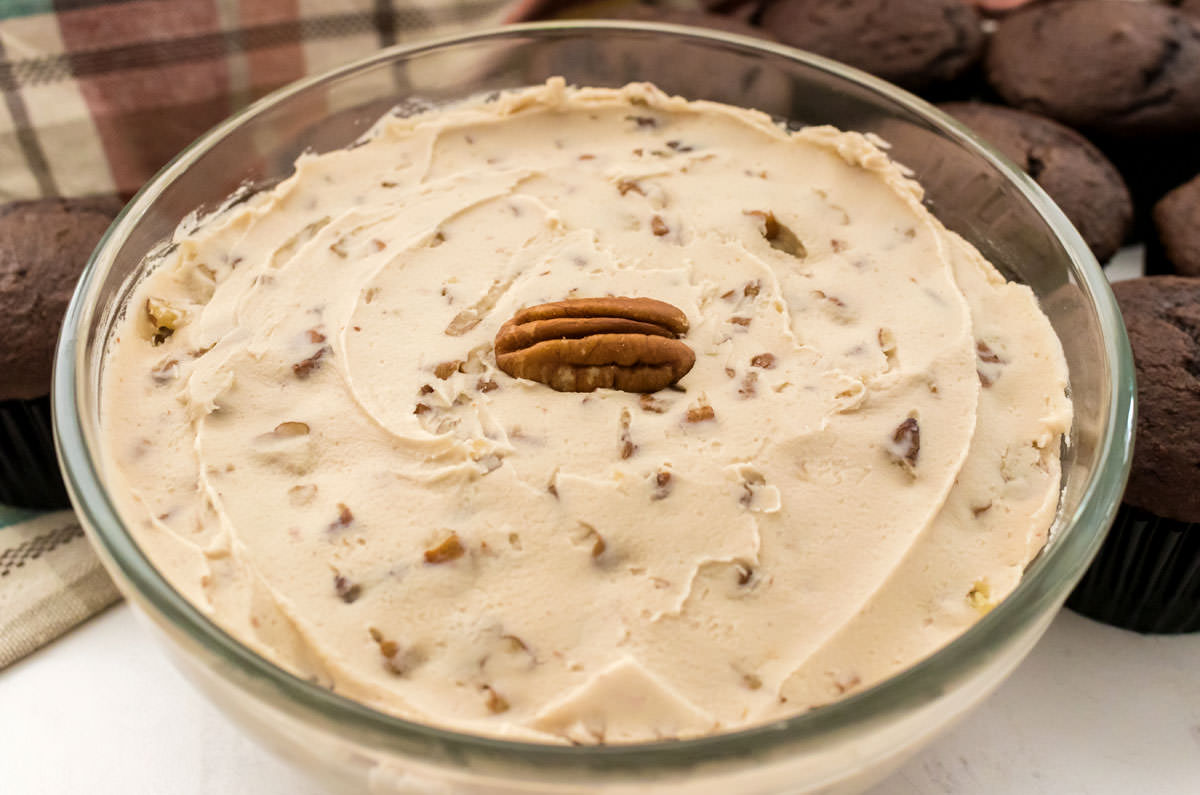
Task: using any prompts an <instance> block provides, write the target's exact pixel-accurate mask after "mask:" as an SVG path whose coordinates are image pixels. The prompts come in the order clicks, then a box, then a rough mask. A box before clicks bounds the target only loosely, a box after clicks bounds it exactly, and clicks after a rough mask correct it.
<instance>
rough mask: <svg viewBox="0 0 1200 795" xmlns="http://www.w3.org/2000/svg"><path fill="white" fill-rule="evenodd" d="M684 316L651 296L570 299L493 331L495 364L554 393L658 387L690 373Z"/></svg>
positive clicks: (538, 308)
mask: <svg viewBox="0 0 1200 795" xmlns="http://www.w3.org/2000/svg"><path fill="white" fill-rule="evenodd" d="M687 330H688V320H687V316H686V315H685V314H684V313H683V312H682V311H680V310H679V309H677V308H676V307H674V306H672V305H671V304H668V303H666V302H664V301H656V300H654V299H652V298H573V299H570V300H567V301H555V302H553V303H548V304H539V305H537V306H531V307H528V308H526V309H522V310H521V311H520V312H517V314H515V315H514V316H513V317H512V319H511V320H509V321H508V322H506V323H505V324H504V325H503V326H501V327H500V331H499V332H497V334H496V364H497V366H499V368H500V369H501V370H503V371H504V372H506V373H508V374H509V375H511V376H512V377H513V378H528V379H530V380H532V381H539V382H541V383H543V384H546V385H547V386H549V387H550V388H552V389H556V390H558V391H559V392H591V391H593V390H595V389H620V390H624V391H625V392H656V391H658V390H659V389H663V388H664V387H667V386H670V385H671V384H673V383H675V382H676V381H678V380H679V379H680V378H683V377H684V376H685V375H687V373H688V371H689V370H691V369H692V365H693V364H695V362H696V354H695V353H694V352H693V351H692V349H691V348H690V347H688V346H687V344H685V343H684V342H682V341H681V340H679V339H678V337H679V335H681V334H685V333H686V332H687Z"/></svg>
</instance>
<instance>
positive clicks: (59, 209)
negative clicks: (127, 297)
mask: <svg viewBox="0 0 1200 795" xmlns="http://www.w3.org/2000/svg"><path fill="white" fill-rule="evenodd" d="M120 209H121V203H120V202H119V201H118V200H116V199H109V198H98V199H39V200H35V201H25V202H15V203H13V204H8V205H5V206H3V207H0V323H3V325H4V333H3V334H2V335H0V372H3V373H4V378H3V379H0V400H29V399H32V398H36V397H41V396H43V395H47V394H49V392H50V370H51V364H52V362H53V359H54V346H55V345H56V344H57V342H58V332H59V330H60V328H61V326H62V317H63V313H64V312H66V309H67V303H68V301H70V299H71V293H72V292H73V291H74V289H75V282H76V281H77V280H78V279H79V273H80V271H81V270H83V266H84V263H86V262H87V259H88V257H89V256H90V255H91V253H92V249H93V248H95V246H96V243H97V242H98V241H99V240H100V237H101V236H102V235H103V234H104V230H105V229H107V228H108V225H109V224H110V223H112V220H113V218H115V217H116V215H117V213H118V212H119V211H120Z"/></svg>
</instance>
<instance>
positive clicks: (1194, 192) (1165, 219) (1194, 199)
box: [1154, 174, 1200, 276]
mask: <svg viewBox="0 0 1200 795" xmlns="http://www.w3.org/2000/svg"><path fill="white" fill-rule="evenodd" d="M1154 226H1155V227H1156V228H1157V230H1158V239H1159V240H1160V241H1161V242H1162V246H1163V251H1164V253H1165V254H1166V257H1167V259H1168V260H1169V261H1170V262H1171V264H1172V265H1173V266H1174V267H1175V271H1176V272H1177V273H1181V274H1183V275H1185V276H1200V174H1197V175H1196V176H1195V177H1194V178H1192V180H1191V181H1190V182H1185V183H1184V184H1182V185H1180V186H1179V187H1178V188H1176V189H1175V190H1173V191H1171V192H1170V193H1168V194H1167V195H1166V196H1164V197H1163V198H1162V200H1161V201H1159V203H1158V204H1156V205H1154Z"/></svg>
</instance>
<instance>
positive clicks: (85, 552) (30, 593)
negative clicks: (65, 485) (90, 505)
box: [0, 511, 120, 668]
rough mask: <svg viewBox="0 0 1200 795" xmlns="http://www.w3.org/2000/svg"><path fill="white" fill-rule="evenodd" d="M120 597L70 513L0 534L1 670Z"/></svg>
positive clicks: (0, 514)
mask: <svg viewBox="0 0 1200 795" xmlns="http://www.w3.org/2000/svg"><path fill="white" fill-rule="evenodd" d="M4 519H5V513H4V512H0V523H3V521H4ZM119 598H120V594H118V593H117V589H116V587H115V586H114V585H113V584H112V581H111V580H109V578H108V575H107V574H105V573H104V569H103V567H102V566H101V565H100V561H99V559H97V558H96V555H95V553H94V552H92V550H91V548H90V547H89V546H88V543H87V541H86V540H85V539H84V536H83V530H82V529H81V528H80V527H79V523H78V522H76V521H75V515H74V514H72V513H71V512H70V511H59V512H57V513H49V514H45V515H44V516H41V517H39V518H37V519H33V520H29V521H25V522H22V523H20V524H17V525H14V526H12V527H7V528H3V529H0V668H4V667H5V666H7V665H10V664H11V663H14V662H16V661H17V660H19V659H21V658H22V657H24V656H25V655H27V654H29V653H30V652H31V651H33V650H34V649H37V648H39V647H41V646H43V645H45V644H46V643H49V642H50V641H52V640H54V639H55V638H57V637H58V636H60V635H62V634H63V633H64V632H66V631H67V630H69V629H71V628H72V627H74V626H76V625H77V624H79V623H81V622H82V621H85V620H86V619H88V618H90V617H91V616H93V615H95V614H96V613H98V612H100V611H101V610H103V609H104V608H106V607H108V606H109V605H111V604H112V603H113V602H116V601H117V600H118V599H119Z"/></svg>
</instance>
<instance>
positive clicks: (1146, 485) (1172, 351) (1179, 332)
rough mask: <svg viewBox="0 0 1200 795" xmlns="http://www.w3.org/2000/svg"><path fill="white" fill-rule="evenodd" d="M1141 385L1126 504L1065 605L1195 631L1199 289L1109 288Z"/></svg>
mask: <svg viewBox="0 0 1200 795" xmlns="http://www.w3.org/2000/svg"><path fill="white" fill-rule="evenodd" d="M1113 291H1114V292H1115V293H1116V296H1117V301H1118V303H1119V304H1120V306H1121V312H1122V314H1123V315H1124V317H1125V326H1126V328H1127V329H1128V331H1129V340H1130V343H1131V345H1132V346H1133V358H1134V361H1135V364H1136V366H1137V378H1138V420H1137V441H1136V446H1135V448H1134V454H1133V469H1132V471H1131V472H1130V476H1129V485H1128V487H1127V488H1126V490H1125V498H1124V502H1123V504H1122V506H1121V509H1120V511H1119V512H1118V514H1117V518H1116V521H1115V523H1114V524H1113V528H1112V531H1111V533H1110V534H1109V536H1108V538H1107V540H1106V541H1105V542H1104V547H1103V548H1102V549H1101V550H1100V554H1099V555H1098V556H1097V557H1096V560H1095V561H1094V562H1093V563H1092V566H1091V568H1090V569H1088V572H1087V574H1085V575H1084V578H1083V580H1081V581H1080V583H1079V585H1078V586H1077V587H1076V589H1075V592H1074V593H1073V594H1071V598H1070V599H1069V600H1067V605H1068V606H1069V607H1071V608H1072V609H1073V610H1075V611H1076V612H1079V613H1082V614H1084V615H1086V616H1089V617H1091V618H1094V619H1096V620H1098V621H1103V622H1105V623H1107V624H1113V625H1114V626H1118V627H1124V628H1125V629H1132V630H1136V631H1138V632H1161V633H1176V632H1195V631H1198V630H1200V279H1196V278H1185V277H1178V276H1158V277H1151V278H1143V279H1133V280H1130V281H1126V282H1118V283H1116V284H1114V285H1113Z"/></svg>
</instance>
